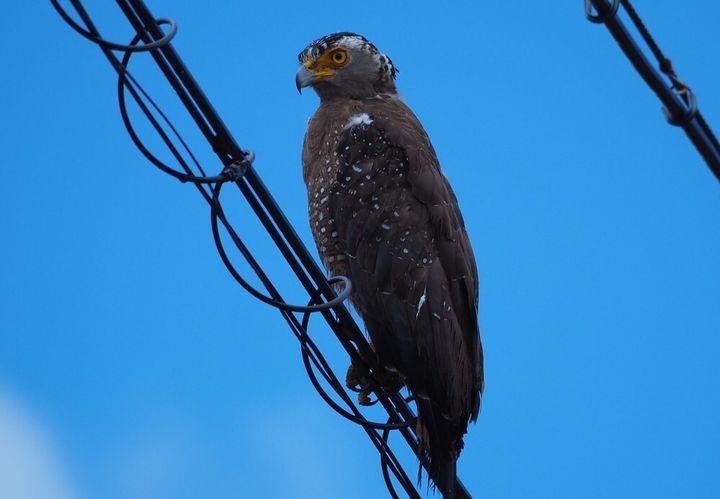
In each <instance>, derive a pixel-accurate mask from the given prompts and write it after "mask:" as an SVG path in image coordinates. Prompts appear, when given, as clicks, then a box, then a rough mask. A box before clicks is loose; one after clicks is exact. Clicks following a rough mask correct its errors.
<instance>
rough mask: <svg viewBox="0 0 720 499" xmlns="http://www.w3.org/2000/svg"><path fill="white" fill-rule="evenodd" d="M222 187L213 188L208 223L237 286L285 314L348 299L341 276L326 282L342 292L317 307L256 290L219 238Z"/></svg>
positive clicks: (348, 289)
mask: <svg viewBox="0 0 720 499" xmlns="http://www.w3.org/2000/svg"><path fill="white" fill-rule="evenodd" d="M222 186H223V183H222V182H218V183H216V184H215V186H214V187H213V197H212V208H211V210H210V223H211V225H212V233H213V239H214V240H215V246H216V247H217V250H218V253H219V254H220V258H221V259H222V261H223V263H224V264H225V267H226V268H227V269H228V271H229V272H230V274H231V275H232V276H233V277H234V278H235V280H236V281H237V282H238V284H240V286H242V287H243V288H244V289H245V291H247V292H248V293H250V294H251V295H253V296H254V297H255V298H257V299H258V300H260V301H261V302H263V303H266V304H268V305H270V306H272V307H275V308H279V309H280V310H285V311H287V312H320V311H323V310H328V309H331V308H334V307H337V306H338V305H340V304H342V303H343V302H344V301H345V300H347V299H348V298H349V297H350V294H351V293H352V283H351V282H350V279H348V278H347V277H345V276H342V275H339V276H333V277H331V278H330V279H329V280H328V282H330V283H331V284H337V283H342V284H343V287H342V291H341V292H340V293H339V294H338V295H337V296H335V297H334V298H333V299H331V300H330V301H328V302H325V303H321V304H318V305H290V304H288V303H285V302H283V301H280V300H275V299H273V298H270V297H268V296H265V295H264V294H262V293H261V292H260V291H258V290H256V289H255V288H254V287H253V286H252V285H251V284H250V283H249V282H247V281H246V280H245V279H244V278H243V277H242V276H241V275H240V273H239V272H238V271H237V270H236V269H235V266H234V265H233V264H232V262H231V261H230V258H229V257H228V255H227V252H226V251H225V246H224V245H223V242H222V238H221V237H220V229H219V226H218V219H222V220H223V221H225V220H227V219H226V218H225V213H224V212H223V209H222V206H221V205H220V191H221V189H222ZM227 225H229V224H227ZM228 233H229V234H230V237H231V238H232V239H233V242H235V243H236V244H237V243H238V242H240V241H239V238H238V237H237V234H236V233H235V232H234V231H231V230H228ZM240 243H241V242H240Z"/></svg>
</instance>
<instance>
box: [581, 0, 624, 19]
mask: <svg viewBox="0 0 720 499" xmlns="http://www.w3.org/2000/svg"><path fill="white" fill-rule="evenodd" d="M618 7H620V0H613V3H612V4H611V5H610V7H608V9H607V10H606V11H605V12H598V13H597V14H593V13H592V11H593V5H592V3H591V2H590V0H585V17H586V18H587V20H588V21H590V22H591V23H594V24H603V23H606V22H608V21H609V20H610V19H611V18H613V17H615V15H616V14H617V11H618Z"/></svg>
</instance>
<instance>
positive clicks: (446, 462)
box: [417, 399, 463, 499]
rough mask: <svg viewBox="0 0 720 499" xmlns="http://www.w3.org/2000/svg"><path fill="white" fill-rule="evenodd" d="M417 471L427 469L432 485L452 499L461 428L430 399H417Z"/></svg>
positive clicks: (446, 498)
mask: <svg viewBox="0 0 720 499" xmlns="http://www.w3.org/2000/svg"><path fill="white" fill-rule="evenodd" d="M417 435H418V440H419V445H420V449H419V453H418V454H419V456H420V464H421V468H420V472H422V465H425V466H426V467H427V469H428V471H429V476H430V479H431V480H432V482H433V483H434V485H435V486H436V487H437V488H439V489H440V491H441V492H442V494H443V497H444V498H445V499H454V497H455V482H456V463H457V458H458V454H459V452H460V449H461V448H462V435H463V431H462V430H461V429H459V428H458V427H457V425H454V424H452V423H451V422H450V421H448V420H447V419H445V418H444V417H443V416H442V415H441V414H440V411H439V410H438V409H437V408H436V407H434V406H433V404H432V403H431V402H430V401H429V400H422V399H418V427H417Z"/></svg>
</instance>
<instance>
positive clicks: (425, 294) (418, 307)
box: [415, 286, 427, 319]
mask: <svg viewBox="0 0 720 499" xmlns="http://www.w3.org/2000/svg"><path fill="white" fill-rule="evenodd" d="M426 298H427V286H426V287H425V289H423V294H422V296H421V297H420V301H418V306H417V312H415V318H416V319H417V318H418V315H420V309H421V308H422V307H423V305H425V299H426Z"/></svg>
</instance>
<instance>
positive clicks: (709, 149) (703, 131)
mask: <svg viewBox="0 0 720 499" xmlns="http://www.w3.org/2000/svg"><path fill="white" fill-rule="evenodd" d="M584 3H585V16H586V17H587V19H588V20H589V21H590V22H593V23H596V24H605V26H606V27H607V29H608V30H609V31H610V33H611V34H612V36H613V38H615V40H616V41H617V42H618V45H620V48H621V49H622V51H623V52H624V53H625V55H626V56H627V58H628V59H629V60H630V62H631V63H632V65H633V66H634V67H635V69H636V70H637V72H638V73H639V74H640V76H641V77H642V78H643V80H645V83H647V84H648V86H649V87H650V88H651V89H652V90H653V91H654V92H655V94H656V95H657V96H658V98H659V99H660V101H661V102H662V103H663V108H662V109H663V113H664V114H665V118H666V119H667V121H668V122H669V123H670V124H671V125H675V126H679V127H681V128H682V129H683V130H684V131H685V133H686V134H687V136H688V137H689V138H690V140H691V141H692V143H693V145H694V146H695V148H696V149H697V150H698V152H699V153H700V155H701V156H702V157H703V159H704V160H705V162H706V163H707V165H708V167H709V168H710V171H712V172H713V174H714V175H715V177H716V178H717V179H718V180H720V143H718V139H717V137H716V136H715V134H714V133H713V131H712V129H711V128H710V125H708V123H707V121H705V118H704V117H703V115H702V114H701V113H700V109H699V108H698V104H697V98H696V96H695V93H694V92H693V91H692V89H691V88H690V87H689V86H688V85H686V84H685V83H684V82H683V81H682V80H681V79H680V78H678V76H677V75H676V74H675V70H674V69H673V65H672V63H671V62H670V59H668V58H667V57H665V54H664V53H663V52H662V50H660V47H659V46H658V44H657V42H656V41H655V39H654V38H653V36H652V35H651V34H650V31H649V30H648V29H647V27H646V26H645V23H644V22H643V21H642V19H641V18H640V15H639V14H638V13H637V11H636V10H635V8H634V7H633V5H632V3H630V0H612V1H609V0H584ZM621 4H622V6H623V8H624V9H625V11H626V12H627V14H628V17H630V20H631V22H632V23H633V24H634V25H635V27H636V28H637V30H638V32H639V33H640V36H641V37H642V38H643V40H644V41H645V43H646V44H647V46H648V47H649V48H650V51H651V52H652V54H653V56H654V57H655V59H657V62H658V69H659V70H660V71H661V72H662V73H663V74H665V75H666V76H667V77H668V79H669V80H670V84H668V83H667V82H666V81H665V79H664V78H663V77H662V75H661V74H660V73H659V72H658V71H657V70H656V69H655V66H653V64H652V63H651V62H650V61H649V60H648V59H647V57H645V54H644V53H643V51H642V50H641V49H640V47H639V45H638V44H637V43H636V42H635V40H634V39H633V37H632V36H631V35H630V33H629V32H628V30H627V28H626V27H625V25H624V23H623V22H622V20H620V17H619V15H618V11H619V8H620V5H621ZM593 7H594V8H595V10H596V12H597V13H593Z"/></svg>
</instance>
